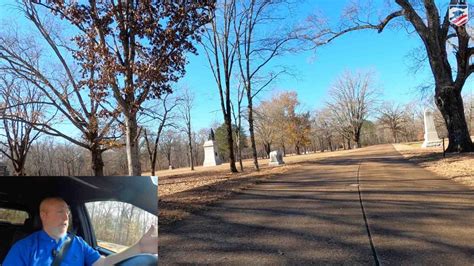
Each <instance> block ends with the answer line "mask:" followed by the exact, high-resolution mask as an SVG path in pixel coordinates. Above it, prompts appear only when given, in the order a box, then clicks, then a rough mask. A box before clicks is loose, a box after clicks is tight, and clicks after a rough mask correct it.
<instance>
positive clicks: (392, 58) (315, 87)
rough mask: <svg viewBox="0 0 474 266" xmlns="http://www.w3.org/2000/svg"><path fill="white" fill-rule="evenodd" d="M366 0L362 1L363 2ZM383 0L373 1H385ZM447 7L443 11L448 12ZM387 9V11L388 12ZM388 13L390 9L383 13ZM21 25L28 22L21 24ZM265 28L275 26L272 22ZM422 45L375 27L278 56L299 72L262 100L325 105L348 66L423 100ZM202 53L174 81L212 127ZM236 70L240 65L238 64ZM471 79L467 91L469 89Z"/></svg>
mask: <svg viewBox="0 0 474 266" xmlns="http://www.w3.org/2000/svg"><path fill="white" fill-rule="evenodd" d="M13 2H14V0H0V20H3V19H19V18H21V17H19V16H18V14H17V13H16V11H15V10H14V9H11V8H5V6H4V5H3V6H2V4H9V3H13ZM296 2H298V4H297V5H296V6H295V9H294V10H295V13H294V14H293V15H292V16H291V20H290V21H291V22H296V21H302V20H304V19H305V18H306V17H307V16H308V15H309V14H312V13H313V12H315V11H317V10H319V11H320V12H321V13H323V14H324V15H325V16H326V17H328V18H329V20H330V21H332V22H337V21H338V19H339V16H340V14H341V12H342V9H343V8H344V7H345V6H346V5H347V3H349V2H350V1H349V0H303V1H296ZM363 2H364V1H363ZM382 2H384V1H382V0H375V1H374V3H377V4H378V5H381V3H382ZM444 10H445V9H443V12H444ZM387 12H388V11H387ZM383 13H384V14H385V13H386V12H383ZM20 25H21V26H26V24H24V23H21V22H20ZM265 30H273V29H272V28H271V26H269V27H268V28H266V29H265ZM420 45H422V43H421V41H420V39H419V37H418V36H417V35H416V34H411V35H410V34H408V33H407V32H406V31H405V30H404V29H400V30H393V29H386V30H385V31H384V32H382V33H380V34H379V33H377V32H376V31H374V30H366V31H358V32H353V33H349V34H346V35H344V36H342V37H340V38H338V39H336V40H334V41H333V42H331V43H330V44H329V45H327V46H323V47H319V48H318V49H317V50H316V51H306V52H301V53H298V54H289V55H285V56H283V57H281V58H278V59H276V61H275V62H274V63H273V64H274V65H276V64H278V65H285V66H287V67H289V68H291V69H292V70H293V73H294V74H296V77H295V76H284V77H282V78H280V79H278V80H277V81H275V82H274V83H273V84H272V85H271V86H270V87H269V88H268V89H267V91H264V92H262V93H261V94H260V95H259V97H258V99H257V102H256V104H258V102H259V101H260V100H265V99H269V98H270V97H271V96H272V95H273V94H274V93H275V92H276V91H284V90H295V91H297V93H298V96H299V99H300V102H301V104H302V106H303V108H304V109H306V110H315V109H318V108H322V107H323V106H324V102H325V101H326V97H327V91H328V89H329V88H330V86H331V84H332V83H333V82H334V81H335V80H336V79H337V78H338V76H340V75H341V74H342V73H343V72H344V71H345V70H351V71H355V70H373V71H375V73H377V84H378V85H380V87H381V89H382V97H381V99H382V100H384V101H396V102H400V103H407V102H410V101H413V100H419V99H420V94H419V93H417V92H416V87H417V86H418V85H420V84H423V83H426V82H431V80H432V77H431V73H430V70H429V66H426V67H425V69H424V71H421V72H418V73H417V74H413V73H410V68H409V66H410V58H408V57H407V56H408V54H409V53H410V52H412V51H413V49H415V48H417V47H419V46H420ZM197 48H198V52H199V55H198V56H195V55H192V54H190V55H189V64H188V66H187V67H186V69H187V74H186V76H185V77H184V78H183V79H182V80H181V81H180V82H179V83H178V84H176V88H179V87H182V86H187V87H189V88H190V89H191V90H192V91H193V92H194V94H195V107H194V110H193V117H192V119H193V128H194V130H195V131H197V130H199V129H201V128H209V127H210V126H211V124H213V123H215V122H222V121H223V119H222V112H221V110H220V102H219V95H218V90H217V86H216V83H215V81H214V78H213V76H212V73H211V70H210V68H209V65H208V61H207V58H206V56H205V53H204V52H203V51H202V49H201V47H200V46H199V45H197ZM235 69H236V70H237V68H235ZM471 87H472V85H471V82H468V83H467V84H466V87H465V89H464V92H469V91H471V90H472V89H471Z"/></svg>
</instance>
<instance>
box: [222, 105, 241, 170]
mask: <svg viewBox="0 0 474 266" xmlns="http://www.w3.org/2000/svg"><path fill="white" fill-rule="evenodd" d="M229 105H230V104H229ZM228 110H230V108H228ZM224 118H225V125H226V128H227V145H229V160H230V162H229V165H230V171H231V172H232V173H237V172H238V171H237V167H236V166H235V154H234V140H233V137H232V135H233V132H232V117H231V116H230V111H228V112H227V113H226V115H225V116H224Z"/></svg>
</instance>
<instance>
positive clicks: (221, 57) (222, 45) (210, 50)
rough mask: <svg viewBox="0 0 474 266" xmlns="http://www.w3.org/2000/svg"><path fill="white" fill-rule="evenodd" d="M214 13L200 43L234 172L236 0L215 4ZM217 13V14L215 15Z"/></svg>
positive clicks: (226, 0) (230, 164)
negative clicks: (232, 96)
mask: <svg viewBox="0 0 474 266" xmlns="http://www.w3.org/2000/svg"><path fill="white" fill-rule="evenodd" d="M218 4H220V5H219V6H218V8H217V9H216V10H215V11H214V14H213V18H212V21H211V23H210V24H211V25H210V27H206V30H205V33H206V34H205V35H204V37H205V38H203V40H202V42H201V44H202V46H203V47H204V51H205V52H206V56H207V59H208V62H209V66H210V67H211V70H212V74H213V75H214V79H215V81H216V84H217V89H218V91H219V96H220V103H221V110H222V114H223V116H224V123H225V125H226V129H227V146H228V147H229V149H230V152H229V166H230V171H231V172H233V173H236V172H238V171H237V168H236V167H235V155H234V139H233V136H232V135H233V133H232V132H233V130H232V110H231V109H232V106H231V99H230V90H231V79H232V71H233V67H234V63H235V55H236V52H237V46H238V38H237V37H236V35H238V34H240V33H238V32H237V33H235V32H234V31H233V29H232V26H233V23H234V21H235V20H234V19H235V18H236V16H237V10H236V9H237V7H236V0H224V1H223V2H219V3H218ZM216 12H217V13H219V14H216Z"/></svg>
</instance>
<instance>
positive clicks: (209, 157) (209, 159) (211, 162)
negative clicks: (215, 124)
mask: <svg viewBox="0 0 474 266" xmlns="http://www.w3.org/2000/svg"><path fill="white" fill-rule="evenodd" d="M203 146H204V164H203V166H204V167H207V166H216V165H220V164H221V163H222V162H221V160H220V158H219V154H218V153H217V145H216V141H215V140H214V131H212V129H211V134H210V135H209V140H208V141H206V142H204V145H203Z"/></svg>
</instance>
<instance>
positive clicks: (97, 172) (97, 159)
mask: <svg viewBox="0 0 474 266" xmlns="http://www.w3.org/2000/svg"><path fill="white" fill-rule="evenodd" d="M90 152H91V159H92V161H91V164H92V171H93V173H94V176H104V160H102V151H101V150H100V149H99V148H98V147H92V148H91V150H90Z"/></svg>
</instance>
